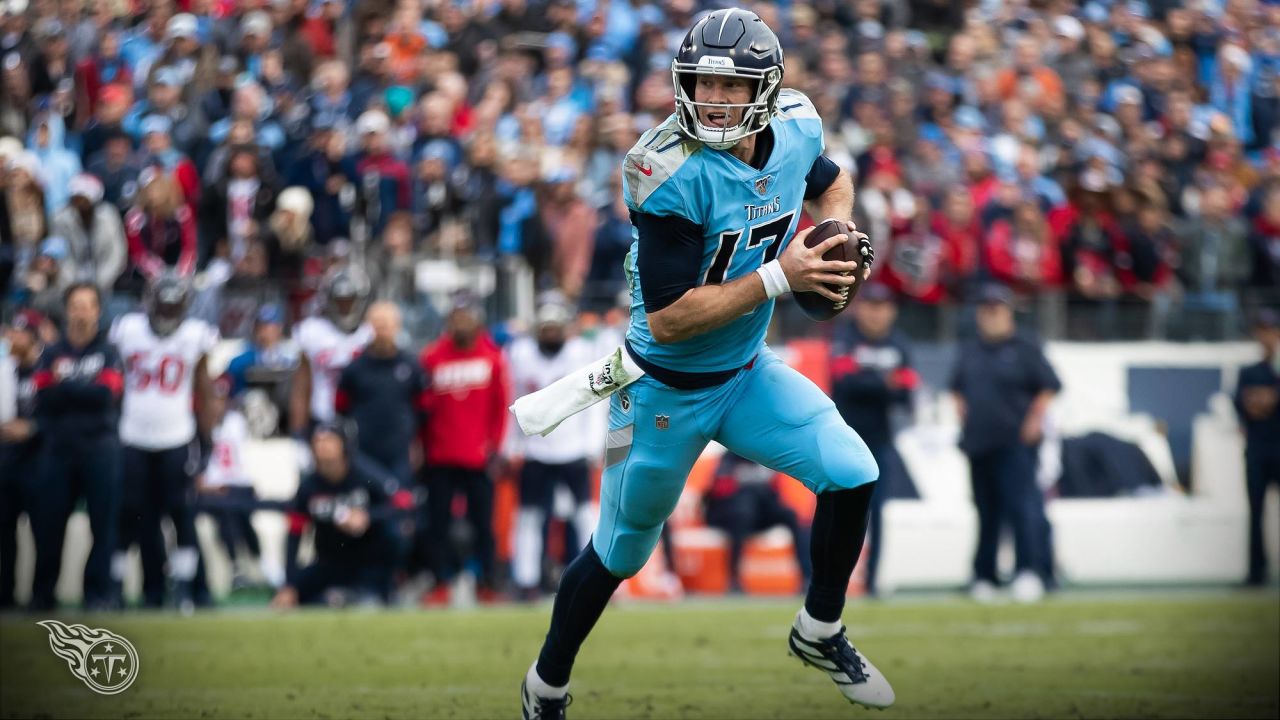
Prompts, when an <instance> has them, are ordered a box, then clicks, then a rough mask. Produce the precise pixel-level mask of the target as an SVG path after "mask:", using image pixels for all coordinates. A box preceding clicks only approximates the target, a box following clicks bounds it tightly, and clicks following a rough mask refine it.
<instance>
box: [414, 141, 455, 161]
mask: <svg viewBox="0 0 1280 720" xmlns="http://www.w3.org/2000/svg"><path fill="white" fill-rule="evenodd" d="M418 160H419V161H422V160H443V161H444V162H445V164H446V165H449V164H452V162H453V148H452V147H451V146H450V145H449V143H447V142H445V141H444V140H432V141H430V142H428V143H426V144H424V145H423V146H422V149H421V150H419V151H418Z"/></svg>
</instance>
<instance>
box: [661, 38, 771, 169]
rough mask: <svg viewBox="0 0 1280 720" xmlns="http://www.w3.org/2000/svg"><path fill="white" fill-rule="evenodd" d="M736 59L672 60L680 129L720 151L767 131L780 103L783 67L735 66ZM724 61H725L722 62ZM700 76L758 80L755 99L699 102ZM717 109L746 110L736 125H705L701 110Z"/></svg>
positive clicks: (756, 81) (677, 117)
mask: <svg viewBox="0 0 1280 720" xmlns="http://www.w3.org/2000/svg"><path fill="white" fill-rule="evenodd" d="M732 62H733V61H732V60H730V59H729V58H720V57H703V58H702V60H701V61H700V62H699V63H697V64H695V63H682V62H680V61H678V60H677V61H673V62H672V63H671V80H672V84H673V85H674V86H675V93H676V119H677V121H678V122H679V124H680V129H681V130H683V131H684V133H685V134H686V135H688V136H689V137H692V138H695V139H697V140H700V141H702V142H703V143H705V144H706V145H707V146H709V147H712V148H715V149H717V150H727V149H729V148H731V147H733V146H734V145H736V144H737V143H738V142H739V141H740V140H742V139H743V138H745V137H747V136H749V135H754V134H755V133H758V132H760V131H761V130H764V129H765V127H766V126H767V125H768V124H769V121H770V120H771V119H773V113H774V111H775V109H776V108H777V105H778V92H779V90H781V85H782V70H781V69H780V68H778V67H771V68H767V69H763V70H758V69H755V68H735V67H733V66H732ZM721 63H723V64H721ZM699 75H719V76H722V77H723V76H733V77H739V78H743V79H745V80H749V81H753V82H755V92H754V93H753V95H754V99H753V100H752V101H751V102H749V103H738V104H726V103H707V102H697V101H695V100H694V97H695V94H694V92H695V90H694V88H695V86H696V83H697V80H698V76H699ZM703 108H715V109H717V110H724V111H729V112H732V111H733V110H737V109H741V110H742V119H741V120H740V121H739V122H738V124H736V125H728V126H725V127H722V128H721V127H713V126H707V125H703V124H702V120H701V118H700V117H699V116H698V111H699V109H703Z"/></svg>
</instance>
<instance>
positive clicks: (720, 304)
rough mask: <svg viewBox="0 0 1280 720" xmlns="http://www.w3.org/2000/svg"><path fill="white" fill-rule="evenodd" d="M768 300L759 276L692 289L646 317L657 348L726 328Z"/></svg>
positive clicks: (753, 275) (749, 275)
mask: <svg viewBox="0 0 1280 720" xmlns="http://www.w3.org/2000/svg"><path fill="white" fill-rule="evenodd" d="M766 299H768V298H767V296H766V295H765V291H764V282H763V281H762V280H761V279H760V275H759V273H750V274H748V275H746V276H744V277H740V278H738V279H737V280H734V281H732V282H729V283H725V284H723V285H702V286H700V287H696V288H693V289H692V290H690V291H688V292H686V293H685V294H684V295H681V296H680V299H679V300H676V301H675V302H673V303H671V304H670V305H668V306H667V307H665V308H663V309H661V310H659V311H658V312H654V313H649V315H648V318H649V330H650V331H651V332H652V333H653V339H654V340H656V341H657V342H658V343H660V344H663V345H665V344H668V343H675V342H680V341H681V340H688V339H689V338H691V337H696V336H698V335H701V334H703V333H707V332H710V331H712V330H715V329H716V328H719V327H723V326H725V325H728V324H729V323H730V322H732V321H734V320H736V319H737V318H740V317H742V316H743V315H746V314H747V313H749V312H751V311H752V310H754V309H755V308H756V306H757V305H759V304H760V303H762V302H764V301H765V300H766Z"/></svg>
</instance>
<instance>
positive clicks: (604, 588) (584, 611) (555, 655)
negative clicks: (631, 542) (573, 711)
mask: <svg viewBox="0 0 1280 720" xmlns="http://www.w3.org/2000/svg"><path fill="white" fill-rule="evenodd" d="M621 584H622V578H620V577H617V576H615V575H614V574H613V573H611V572H609V570H608V569H607V568H606V567H605V566H604V563H603V562H601V561H600V556H599V555H597V554H596V549H595V548H594V547H593V546H592V544H591V543H590V542H588V543H587V547H586V548H585V549H584V550H583V551H582V552H581V553H579V554H578V557H576V558H574V560H573V562H571V563H569V567H567V568H565V570H564V575H562V576H561V577H560V589H559V590H558V591H557V592H556V602H555V606H554V607H553V608H552V610H551V628H550V629H549V630H547V639H546V641H544V642H543V643H542V652H541V653H540V654H539V655H538V677H541V678H542V679H543V681H545V682H546V683H547V684H548V685H551V686H552V687H564V686H565V685H568V684H569V673H570V672H571V671H572V670H573V661H574V658H576V657H577V656H578V648H580V647H582V642H583V641H584V640H586V639H587V635H588V634H589V633H590V632H591V628H593V627H595V625H596V621H597V620H599V619H600V615H601V613H603V612H604V608H605V606H606V605H608V604H609V598H610V597H612V596H613V591H614V590H617V589H618V586H619V585H621Z"/></svg>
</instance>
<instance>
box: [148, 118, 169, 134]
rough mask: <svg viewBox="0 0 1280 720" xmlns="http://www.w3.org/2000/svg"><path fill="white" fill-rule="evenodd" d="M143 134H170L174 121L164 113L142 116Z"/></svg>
mask: <svg viewBox="0 0 1280 720" xmlns="http://www.w3.org/2000/svg"><path fill="white" fill-rule="evenodd" d="M141 128H142V134H143V135H150V134H151V133H164V134H165V135H168V134H169V131H170V130H172V129H173V121H172V120H170V119H169V118H167V117H165V116H164V115H148V116H146V117H144V118H142V125H141Z"/></svg>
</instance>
